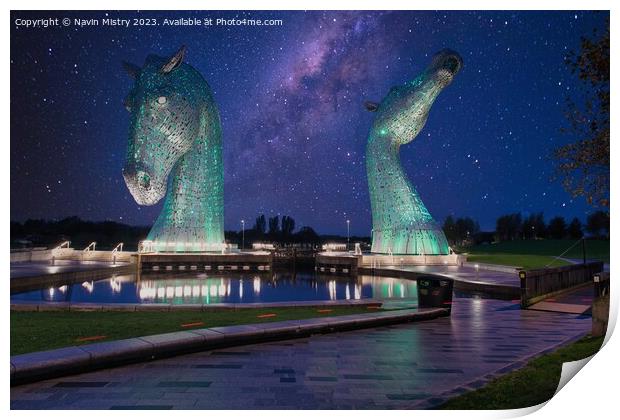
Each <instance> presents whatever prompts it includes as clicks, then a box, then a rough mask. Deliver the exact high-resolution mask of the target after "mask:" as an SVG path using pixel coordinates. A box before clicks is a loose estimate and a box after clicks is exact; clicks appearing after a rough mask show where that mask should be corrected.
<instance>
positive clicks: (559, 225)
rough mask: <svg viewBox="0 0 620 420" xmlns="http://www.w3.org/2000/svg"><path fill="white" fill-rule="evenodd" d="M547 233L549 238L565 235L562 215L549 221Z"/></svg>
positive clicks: (560, 237) (558, 237) (564, 222)
mask: <svg viewBox="0 0 620 420" xmlns="http://www.w3.org/2000/svg"><path fill="white" fill-rule="evenodd" d="M547 233H548V236H549V238H551V239H563V238H564V237H566V221H565V220H564V218H563V217H561V216H557V217H554V218H553V219H551V220H550V221H549V226H548V227H547Z"/></svg>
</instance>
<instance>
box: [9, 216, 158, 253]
mask: <svg viewBox="0 0 620 420" xmlns="http://www.w3.org/2000/svg"><path fill="white" fill-rule="evenodd" d="M149 230H150V227H148V226H129V225H126V224H124V223H117V222H113V221H104V222H89V221H85V220H82V219H80V218H79V217H75V216H74V217H67V218H65V219H62V220H43V219H36V220H32V219H29V220H26V221H25V222H23V223H20V222H11V248H28V247H33V246H35V247H36V246H47V247H51V246H56V245H58V244H60V243H61V242H64V241H71V246H73V247H75V248H78V249H79V248H85V247H86V246H87V245H88V244H89V243H91V242H92V241H96V242H97V248H100V249H112V248H113V247H115V246H116V245H118V244H119V243H120V242H123V243H124V244H125V245H126V247H127V249H135V248H136V247H137V244H138V241H140V240H141V239H144V238H146V235H147V234H148V233H149Z"/></svg>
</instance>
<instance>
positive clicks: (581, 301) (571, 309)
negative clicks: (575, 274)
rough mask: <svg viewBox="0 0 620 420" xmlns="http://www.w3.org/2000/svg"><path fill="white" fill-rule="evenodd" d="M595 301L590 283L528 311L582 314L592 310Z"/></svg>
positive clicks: (533, 306)
mask: <svg viewBox="0 0 620 420" xmlns="http://www.w3.org/2000/svg"><path fill="white" fill-rule="evenodd" d="M593 300H594V286H593V284H591V283H589V284H585V285H583V286H582V287H579V288H578V289H575V290H571V291H570V292H567V293H562V294H560V295H557V296H554V297H551V298H547V299H544V300H542V301H540V302H538V303H535V304H534V305H532V306H530V307H529V308H528V309H529V310H537V311H554V312H566V313H572V314H582V313H584V312H586V311H589V310H590V309H591V308H592V301H593Z"/></svg>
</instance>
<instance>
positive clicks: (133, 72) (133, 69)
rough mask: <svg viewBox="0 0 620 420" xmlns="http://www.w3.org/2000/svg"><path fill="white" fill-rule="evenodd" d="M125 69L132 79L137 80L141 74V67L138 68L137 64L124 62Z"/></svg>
mask: <svg viewBox="0 0 620 420" xmlns="http://www.w3.org/2000/svg"><path fill="white" fill-rule="evenodd" d="M123 68H124V69H125V71H126V72H127V73H128V74H129V76H130V77H131V78H132V79H135V78H137V77H138V74H140V67H138V66H136V65H135V64H131V63H128V62H126V61H123Z"/></svg>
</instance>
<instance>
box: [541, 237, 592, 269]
mask: <svg viewBox="0 0 620 420" xmlns="http://www.w3.org/2000/svg"><path fill="white" fill-rule="evenodd" d="M584 240H585V238H581V239H578V240H577V242H575V243H574V244H572V245H571V246H569V247H568V248H566V249H565V250H564V252H562V253H561V254H560V255H558V256H556V257H554V258H553V259H552V260H551V262H550V263H549V264H547V265H545V268H547V267H549V266H550V265H551V264H553V262H554V261H555V260H559V259H560V258H562V257H563V256H564V254H566V253H567V252H568V251H570V250H571V249H573V248H574V247H575V246H576V245H578V244H580V243H583V241H584Z"/></svg>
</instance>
